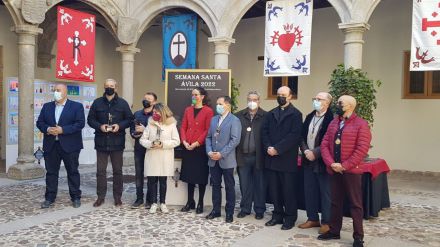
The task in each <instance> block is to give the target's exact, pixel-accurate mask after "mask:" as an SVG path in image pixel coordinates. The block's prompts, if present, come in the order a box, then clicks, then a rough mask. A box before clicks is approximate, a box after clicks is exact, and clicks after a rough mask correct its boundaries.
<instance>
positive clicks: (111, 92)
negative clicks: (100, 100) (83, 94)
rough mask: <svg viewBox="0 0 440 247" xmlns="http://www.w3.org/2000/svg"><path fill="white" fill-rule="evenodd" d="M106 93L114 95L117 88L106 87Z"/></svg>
mask: <svg viewBox="0 0 440 247" xmlns="http://www.w3.org/2000/svg"><path fill="white" fill-rule="evenodd" d="M105 94H106V95H108V96H112V95H113V94H115V89H114V88H111V87H106V88H105Z"/></svg>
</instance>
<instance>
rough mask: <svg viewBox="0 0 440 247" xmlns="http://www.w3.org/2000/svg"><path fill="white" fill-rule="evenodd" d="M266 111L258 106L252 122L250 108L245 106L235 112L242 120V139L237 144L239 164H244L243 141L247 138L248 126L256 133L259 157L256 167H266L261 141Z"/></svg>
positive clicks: (256, 152) (257, 155)
mask: <svg viewBox="0 0 440 247" xmlns="http://www.w3.org/2000/svg"><path fill="white" fill-rule="evenodd" d="M266 113H267V112H266V111H265V110H263V109H261V108H258V111H257V112H256V113H255V116H254V119H253V120H252V122H251V116H250V114H249V109H248V108H245V109H244V110H241V111H239V112H237V113H236V114H235V116H237V117H238V119H240V122H241V139H240V144H238V146H237V165H238V166H243V165H244V160H243V143H244V141H245V138H246V133H247V132H248V131H247V128H248V127H251V130H252V134H253V135H254V140H255V155H256V157H257V164H256V168H257V169H261V168H263V167H264V153H265V151H264V150H263V145H262V143H261V129H262V127H263V121H264V116H265V115H266Z"/></svg>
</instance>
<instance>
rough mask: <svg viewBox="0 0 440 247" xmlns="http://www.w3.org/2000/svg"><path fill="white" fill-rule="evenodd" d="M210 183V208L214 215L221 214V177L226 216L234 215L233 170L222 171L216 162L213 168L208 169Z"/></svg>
mask: <svg viewBox="0 0 440 247" xmlns="http://www.w3.org/2000/svg"><path fill="white" fill-rule="evenodd" d="M209 171H210V173H211V182H212V206H213V209H212V211H214V212H215V213H221V210H220V209H221V206H222V187H221V186H222V176H223V181H224V182H225V192H226V205H225V211H226V214H227V215H232V214H234V207H235V180H234V168H229V169H223V168H221V167H220V165H219V163H218V162H216V163H215V166H214V167H210V169H209Z"/></svg>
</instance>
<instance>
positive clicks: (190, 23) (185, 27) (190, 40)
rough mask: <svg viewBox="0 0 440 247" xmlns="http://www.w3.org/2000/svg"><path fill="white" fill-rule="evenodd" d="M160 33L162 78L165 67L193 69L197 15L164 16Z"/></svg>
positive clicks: (194, 65)
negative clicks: (161, 38)
mask: <svg viewBox="0 0 440 247" xmlns="http://www.w3.org/2000/svg"><path fill="white" fill-rule="evenodd" d="M162 33H163V49H162V50H163V56H162V65H163V66H162V68H163V69H162V80H165V69H195V68H196V50H197V15H196V14H186V15H177V16H164V17H163V19H162Z"/></svg>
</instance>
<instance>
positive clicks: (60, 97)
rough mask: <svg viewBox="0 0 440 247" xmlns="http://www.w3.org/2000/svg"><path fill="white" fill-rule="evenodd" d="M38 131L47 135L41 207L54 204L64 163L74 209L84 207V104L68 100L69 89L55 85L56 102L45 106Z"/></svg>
mask: <svg viewBox="0 0 440 247" xmlns="http://www.w3.org/2000/svg"><path fill="white" fill-rule="evenodd" d="M36 125H37V128H38V129H39V130H40V131H41V132H42V133H44V137H43V151H44V164H45V166H46V193H45V201H44V202H43V203H42V204H41V208H48V207H51V206H52V205H53V203H54V202H55V198H56V196H57V191H58V174H59V171H60V164H61V161H63V162H64V167H65V168H66V171H67V180H68V185H69V194H70V198H71V200H72V206H73V207H74V208H78V207H80V206H81V190H80V175H79V172H78V166H79V162H78V159H79V153H80V151H81V149H82V148H83V142H82V134H81V130H82V129H83V128H84V125H85V116H84V108H83V106H82V104H81V103H78V102H75V101H71V100H69V99H67V87H66V85H64V84H57V85H55V92H54V101H52V102H49V103H45V104H44V105H43V108H42V109H41V112H40V115H39V116H38V120H37V123H36Z"/></svg>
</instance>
